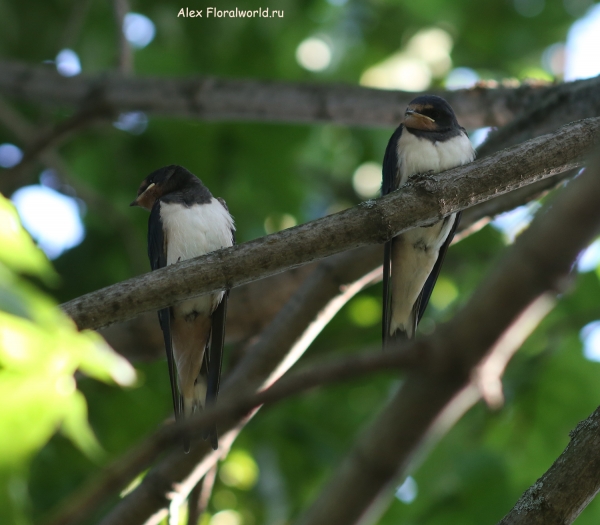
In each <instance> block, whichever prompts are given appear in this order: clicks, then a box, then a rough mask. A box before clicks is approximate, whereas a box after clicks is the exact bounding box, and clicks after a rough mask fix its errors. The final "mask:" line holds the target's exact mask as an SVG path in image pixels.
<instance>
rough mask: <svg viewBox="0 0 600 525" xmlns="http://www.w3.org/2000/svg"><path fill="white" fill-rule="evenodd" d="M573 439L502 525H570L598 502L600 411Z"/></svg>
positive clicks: (593, 415)
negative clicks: (595, 498)
mask: <svg viewBox="0 0 600 525" xmlns="http://www.w3.org/2000/svg"><path fill="white" fill-rule="evenodd" d="M599 175H600V173H598V174H597V176H599ZM570 436H571V442H570V443H569V444H568V445H567V448H565V450H564V451H563V453H562V454H561V455H560V456H559V458H558V459H557V460H556V461H555V462H554V464H553V465H552V466H551V467H550V468H549V469H548V471H547V472H546V473H545V474H544V475H543V476H542V477H541V478H540V479H538V480H537V481H536V482H535V483H534V484H533V485H532V486H531V487H529V489H527V491H526V492H525V493H524V494H523V496H521V498H520V499H519V501H517V503H516V505H515V506H514V507H513V508H512V510H511V511H510V512H509V513H508V514H507V515H506V516H505V517H504V518H503V519H502V520H501V521H500V522H499V523H498V525H569V524H570V523H573V522H574V521H575V519H576V518H577V517H578V516H579V514H581V512H582V511H583V509H585V507H587V505H588V504H589V503H590V502H591V501H592V499H594V497H595V496H596V494H598V492H599V491H600V407H599V408H597V409H596V410H595V411H594V413H593V414H592V415H591V416H590V417H588V418H587V419H586V420H585V421H581V422H580V423H579V424H578V425H577V428H575V430H573V431H571V432H570Z"/></svg>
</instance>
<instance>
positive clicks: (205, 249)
mask: <svg viewBox="0 0 600 525" xmlns="http://www.w3.org/2000/svg"><path fill="white" fill-rule="evenodd" d="M160 216H161V220H162V223H163V230H164V233H165V244H166V251H167V264H174V263H176V262H178V261H180V260H181V261H183V260H185V259H191V258H193V257H198V256H199V255H204V254H206V253H209V252H212V251H215V250H220V249H221V248H226V247H228V246H231V245H232V244H233V240H232V233H231V231H232V227H233V221H232V219H231V216H230V215H229V213H228V212H227V210H226V209H225V208H224V207H223V206H222V205H221V203H220V202H219V201H217V200H216V199H212V200H211V202H210V203H206V204H195V205H193V206H189V207H187V206H184V205H183V204H178V203H165V202H162V203H161V205H160Z"/></svg>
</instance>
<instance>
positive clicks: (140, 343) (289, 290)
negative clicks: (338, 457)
mask: <svg viewBox="0 0 600 525" xmlns="http://www.w3.org/2000/svg"><path fill="white" fill-rule="evenodd" d="M573 174H574V172H573V171H565V172H563V173H560V174H558V175H554V176H552V177H549V178H547V179H544V180H541V181H539V182H535V183H533V184H530V185H529V186H524V187H523V188H520V189H518V190H515V191H511V192H510V193H506V194H504V195H501V196H500V197H496V198H494V199H491V200H489V201H486V202H484V203H482V204H478V205H476V206H472V207H471V208H467V209H466V210H465V211H464V212H463V216H462V219H461V221H460V225H459V231H458V233H457V235H456V236H455V237H454V242H457V241H459V240H462V239H463V238H465V237H466V236H468V235H470V234H472V233H475V232H476V231H479V229H481V228H482V227H483V226H485V224H487V223H488V222H489V220H491V218H492V217H493V216H495V215H497V214H499V213H503V212H505V211H508V210H512V209H513V208H516V207H517V206H521V205H523V204H526V203H528V202H529V201H531V200H533V199H536V198H538V197H540V196H541V195H544V194H545V193H547V192H548V191H550V190H553V189H554V188H556V186H557V185H559V184H561V183H562V182H563V181H564V180H565V179H567V178H570V177H571V176H572V175H573ZM362 258H368V260H369V264H367V265H364V266H362V265H361V268H365V273H369V272H372V271H373V270H375V269H376V268H378V267H381V261H382V260H383V252H382V248H381V246H379V245H374V246H368V247H366V248H364V249H362V250H359V251H357V252H356V256H355V258H354V259H353V261H352V264H353V265H356V264H357V261H359V260H362ZM326 261H327V262H328V264H329V265H330V267H331V271H332V272H334V273H338V272H339V271H341V270H342V266H343V265H344V264H347V263H346V261H345V260H344V259H338V258H335V256H334V257H332V258H331V260H329V259H325V260H324V261H323V262H326ZM317 268H318V265H317V264H316V263H315V264H307V265H305V266H301V267H299V268H293V269H291V270H286V271H285V272H282V273H279V274H276V275H272V276H271V277H266V278H264V279H261V280H259V281H253V282H251V283H248V284H245V285H242V286H239V287H237V288H234V289H233V290H231V294H230V296H229V305H228V307H227V333H226V339H225V341H226V342H227V343H243V342H244V341H248V340H249V339H251V338H253V337H255V336H257V335H258V334H260V333H261V332H262V331H263V329H264V328H265V326H267V324H268V323H270V322H271V321H272V320H273V318H274V317H275V316H276V315H277V313H278V312H279V311H280V310H281V309H282V308H283V306H284V305H285V304H286V302H287V301H288V300H289V299H290V297H291V296H292V294H293V293H294V292H295V291H296V290H298V288H299V287H300V286H302V285H303V283H304V281H305V279H307V277H308V275H309V274H310V273H311V272H314V271H316V269H317ZM359 277H360V276H358V275H356V276H355V278H356V279H358V278H359ZM303 286H306V284H304V285H303ZM316 311H318V309H315V310H314V312H316ZM100 333H101V334H102V336H103V337H104V338H105V339H106V341H107V342H108V344H109V345H110V346H111V347H112V348H114V349H115V350H116V351H117V352H119V353H120V354H121V355H123V356H125V357H126V358H127V359H129V360H130V361H140V360H150V359H157V358H162V357H164V351H165V349H164V341H163V336H162V333H161V331H160V327H159V325H158V323H157V322H156V314H155V313H154V312H147V313H145V314H141V315H138V316H137V317H134V318H133V319H131V320H129V321H126V322H124V323H115V324H112V325H110V326H108V327H107V328H104V329H102V330H101V331H100Z"/></svg>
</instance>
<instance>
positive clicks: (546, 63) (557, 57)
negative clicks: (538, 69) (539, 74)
mask: <svg viewBox="0 0 600 525" xmlns="http://www.w3.org/2000/svg"><path fill="white" fill-rule="evenodd" d="M565 53H566V51H565V45H564V44H563V43H562V42H558V43H556V44H552V45H551V46H548V47H547V48H546V49H544V52H543V53H542V67H543V68H544V69H545V70H546V71H547V72H548V73H551V74H552V75H554V76H562V75H564V73H565V60H566V54H565Z"/></svg>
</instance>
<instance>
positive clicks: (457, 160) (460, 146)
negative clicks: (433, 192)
mask: <svg viewBox="0 0 600 525" xmlns="http://www.w3.org/2000/svg"><path fill="white" fill-rule="evenodd" d="M474 158H475V150H474V149H473V146H472V145H471V142H470V141H469V138H468V137H467V136H466V135H465V134H461V135H459V136H457V137H453V138H451V139H450V140H446V141H444V142H431V141H430V140H428V139H424V138H420V137H417V136H416V135H413V134H412V133H410V132H409V131H407V130H406V129H405V130H403V131H402V135H401V136H400V140H399V141H398V168H399V171H400V181H399V185H402V184H404V183H406V181H407V180H408V178H409V177H410V176H411V175H415V174H416V173H426V172H428V171H432V172H433V173H439V172H441V171H445V170H448V169H450V168H455V167H456V166H461V165H463V164H467V163H468V162H471V161H472V160H473V159H474Z"/></svg>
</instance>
